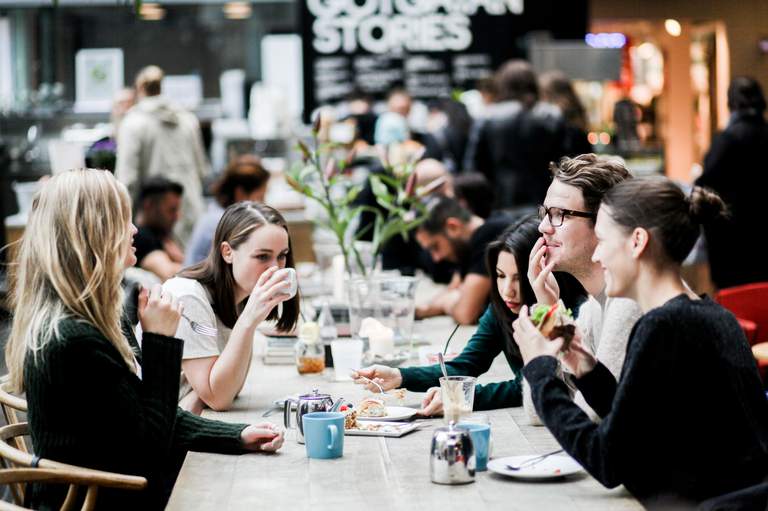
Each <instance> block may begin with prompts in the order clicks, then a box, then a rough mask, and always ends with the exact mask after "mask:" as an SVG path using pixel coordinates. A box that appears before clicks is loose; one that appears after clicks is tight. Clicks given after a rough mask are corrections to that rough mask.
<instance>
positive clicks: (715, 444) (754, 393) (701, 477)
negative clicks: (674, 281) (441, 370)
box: [523, 295, 768, 509]
mask: <svg viewBox="0 0 768 511" xmlns="http://www.w3.org/2000/svg"><path fill="white" fill-rule="evenodd" d="M557 365H558V364H557V360H556V359H555V358H553V357H546V356H542V357H537V358H534V359H533V360H531V361H530V362H529V363H528V364H527V365H526V366H525V367H524V368H523V374H524V376H525V378H526V379H527V380H528V382H529V383H530V385H531V395H532V397H533V402H534V404H535V406H536V411H537V412H538V414H539V416H540V417H541V418H542V421H543V422H544V424H545V425H546V426H547V428H548V429H549V430H550V432H552V434H553V435H554V436H555V438H556V439H557V441H558V442H560V445H562V446H563V448H564V449H565V450H566V452H568V454H570V455H571V456H572V457H573V458H574V459H575V460H576V461H578V462H579V463H580V464H581V465H582V466H583V467H584V468H585V469H586V470H587V471H588V472H589V473H590V474H591V475H592V476H593V477H594V478H595V479H597V480H598V481H600V482H601V483H602V484H603V485H605V486H607V487H609V488H612V487H615V486H618V485H620V484H623V485H624V486H626V487H627V489H628V490H629V491H630V492H631V493H632V494H633V495H634V496H635V497H637V498H638V499H639V500H640V501H641V502H642V503H643V504H644V505H645V506H646V507H648V508H654V507H660V506H668V507H666V509H686V508H688V507H690V506H694V505H696V503H698V502H701V501H703V500H705V499H708V498H710V497H713V496H716V495H722V494H725V493H729V492H731V491H735V490H738V489H740V488H745V487H747V486H751V485H754V484H757V483H759V482H760V481H761V480H762V479H763V478H764V477H765V476H766V474H768V400H766V398H765V393H764V391H763V389H762V385H761V383H760V377H759V376H758V373H757V365H756V363H755V360H754V358H753V357H752V353H751V351H750V349H749V346H748V344H747V340H746V338H745V337H744V334H743V332H742V330H741V327H740V326H739V324H738V323H737V322H736V319H735V318H734V317H733V315H732V314H731V313H730V312H728V311H726V310H725V309H723V308H722V307H721V306H719V305H717V304H716V303H714V302H713V301H711V300H709V299H703V300H691V299H690V298H688V297H687V296H686V295H679V296H677V297H675V298H673V299H671V300H669V301H668V302H667V303H665V304H664V305H663V306H661V307H658V308H656V309H653V310H651V311H649V312H648V313H647V314H645V315H644V316H643V317H642V318H640V320H638V322H637V323H636V324H635V326H634V328H633V329H632V333H631V334H630V338H629V342H628V344H627V358H626V359H625V361H624V367H623V368H622V371H621V376H620V378H619V381H618V383H617V382H616V379H615V378H614V377H613V375H612V374H611V373H610V371H608V369H606V367H605V366H603V365H602V364H601V363H598V364H597V366H596V367H595V369H593V370H592V371H591V372H590V373H588V374H587V375H585V376H584V377H582V378H581V379H578V380H576V385H577V387H578V388H579V390H580V391H581V392H582V394H583V395H584V398H585V399H586V400H587V403H588V404H589V405H590V406H591V407H592V409H593V410H595V412H597V413H598V415H600V416H601V417H602V418H603V420H602V422H601V423H599V424H595V423H593V422H592V421H591V420H590V419H589V417H588V416H587V415H586V414H585V413H584V412H583V411H582V410H581V409H580V408H579V407H578V406H577V405H575V404H574V403H573V402H571V400H570V396H569V394H568V388H567V387H566V385H565V383H563V381H562V380H560V379H559V378H557V376H556V370H557Z"/></svg>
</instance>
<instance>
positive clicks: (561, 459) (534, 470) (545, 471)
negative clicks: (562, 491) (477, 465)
mask: <svg viewBox="0 0 768 511" xmlns="http://www.w3.org/2000/svg"><path fill="white" fill-rule="evenodd" d="M537 456H538V455H535V454H531V455H528V456H507V457H506V458H497V459H494V460H491V461H489V462H488V470H490V471H491V472H496V473H497V474H501V475H504V476H509V477H515V478H518V479H538V480H542V479H555V478H558V477H565V476H569V475H573V474H578V473H579V472H583V471H584V468H583V467H582V466H581V465H579V464H578V463H576V460H574V459H573V458H571V457H570V456H550V457H549V458H544V459H543V460H541V461H540V462H538V463H534V464H533V465H530V466H528V467H523V468H521V469H520V470H510V469H508V468H507V465H515V466H517V465H520V464H521V463H524V462H525V461H527V460H529V459H531V458H536V457H537Z"/></svg>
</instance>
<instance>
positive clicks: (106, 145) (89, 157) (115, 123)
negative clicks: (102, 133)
mask: <svg viewBox="0 0 768 511" xmlns="http://www.w3.org/2000/svg"><path fill="white" fill-rule="evenodd" d="M135 104H136V91H134V90H133V89H132V88H130V87H124V88H122V89H120V91H119V92H118V93H117V94H115V99H114V101H113V102H112V113H111V114H110V121H111V123H112V134H111V135H110V136H108V137H104V138H101V139H99V140H97V141H96V142H94V143H93V144H92V145H91V146H90V147H89V148H88V150H87V151H86V152H85V166H86V167H88V168H90V169H104V170H109V171H110V172H114V171H115V164H116V162H117V133H118V132H119V130H120V124H121V123H122V122H123V118H124V117H125V114H126V113H128V110H130V109H131V108H132V107H133V105H135Z"/></svg>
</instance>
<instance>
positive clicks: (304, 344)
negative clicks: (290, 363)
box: [296, 322, 325, 374]
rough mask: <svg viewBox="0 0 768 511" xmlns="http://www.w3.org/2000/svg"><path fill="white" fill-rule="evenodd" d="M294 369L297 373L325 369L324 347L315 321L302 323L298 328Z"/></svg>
mask: <svg viewBox="0 0 768 511" xmlns="http://www.w3.org/2000/svg"><path fill="white" fill-rule="evenodd" d="M296 369H297V370H298V371H299V374H312V373H322V372H323V370H324V369H325V347H324V346H323V343H322V342H320V328H319V326H318V324H317V323H315V322H307V323H304V324H303V325H302V326H301V328H300V329H299V340H298V342H296Z"/></svg>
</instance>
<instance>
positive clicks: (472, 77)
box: [301, 0, 587, 116]
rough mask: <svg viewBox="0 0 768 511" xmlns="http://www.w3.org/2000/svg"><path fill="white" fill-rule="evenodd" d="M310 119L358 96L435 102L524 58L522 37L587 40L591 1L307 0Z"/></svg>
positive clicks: (305, 35)
mask: <svg viewBox="0 0 768 511" xmlns="http://www.w3.org/2000/svg"><path fill="white" fill-rule="evenodd" d="M301 16H302V20H301V26H302V38H303V54H304V105H305V116H307V115H309V113H310V112H312V110H314V109H315V108H316V107H318V106H320V105H323V104H329V103H335V102H338V101H341V100H343V99H345V98H346V97H347V95H348V94H349V93H350V92H352V91H353V90H355V89H360V90H362V91H364V92H366V93H368V94H370V95H371V96H373V97H374V98H383V97H384V95H385V94H386V93H387V91H389V90H390V89H392V88H393V87H404V88H405V89H406V90H408V91H409V92H410V93H411V94H412V95H413V96H414V97H417V98H425V99H428V98H434V97H437V96H440V95H445V94H450V93H451V91H453V90H454V89H462V90H465V89H469V88H472V87H474V84H475V81H476V80H477V79H479V78H483V77H485V76H489V75H490V74H491V73H492V72H493V70H495V69H496V68H498V66H499V65H501V64H502V63H503V62H504V61H506V60H508V59H510V58H521V57H525V53H526V52H525V46H526V45H525V38H524V36H525V35H526V34H528V33H530V32H533V31H546V32H548V33H549V34H550V35H551V36H552V37H554V38H557V39H582V40H583V38H584V35H585V31H586V26H587V0H568V1H567V2H563V1H562V0H528V1H526V0H302V8H301Z"/></svg>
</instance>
